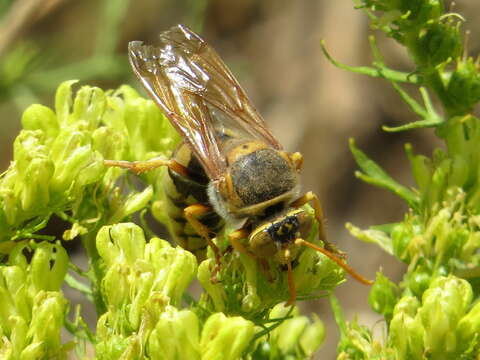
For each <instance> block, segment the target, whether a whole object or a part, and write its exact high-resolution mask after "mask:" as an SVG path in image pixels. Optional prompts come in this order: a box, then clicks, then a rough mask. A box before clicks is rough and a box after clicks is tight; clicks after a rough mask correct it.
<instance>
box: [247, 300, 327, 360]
mask: <svg viewBox="0 0 480 360" xmlns="http://www.w3.org/2000/svg"><path fill="white" fill-rule="evenodd" d="M269 319H270V324H271V325H270V326H271V327H274V329H273V330H272V331H271V332H269V333H268V335H265V336H263V337H261V338H260V339H259V340H258V341H257V348H256V350H255V351H254V352H253V353H252V357H251V358H252V359H265V360H267V359H272V360H273V359H291V360H295V359H298V360H300V359H309V358H311V357H312V356H313V354H314V353H315V352H316V351H317V350H318V349H319V348H320V346H321V344H322V343H323V340H324V339H325V327H324V325H323V322H322V321H321V320H320V319H319V318H318V317H317V316H314V317H313V320H310V319H309V318H307V317H306V316H302V315H300V313H299V311H298V308H297V307H295V308H294V309H293V310H291V309H288V308H286V307H284V306H283V305H277V306H275V307H274V308H273V309H272V311H271V312H270V314H269ZM284 319H286V320H284ZM275 321H277V322H278V324H280V325H278V324H277V325H278V326H275Z"/></svg>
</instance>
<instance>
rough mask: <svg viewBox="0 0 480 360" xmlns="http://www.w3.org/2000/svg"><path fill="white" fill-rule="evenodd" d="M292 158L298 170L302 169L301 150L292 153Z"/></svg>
mask: <svg viewBox="0 0 480 360" xmlns="http://www.w3.org/2000/svg"><path fill="white" fill-rule="evenodd" d="M290 160H291V161H292V162H293V163H294V164H295V168H296V169H297V171H300V170H301V169H302V165H303V155H302V154H301V153H299V152H294V153H293V154H290Z"/></svg>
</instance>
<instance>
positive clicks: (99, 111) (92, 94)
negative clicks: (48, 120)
mask: <svg viewBox="0 0 480 360" xmlns="http://www.w3.org/2000/svg"><path fill="white" fill-rule="evenodd" d="M105 107H106V97H105V93H104V92H103V90H102V89H99V88H97V87H91V86H82V87H81V88H80V90H78V91H77V93H76V94H75V100H74V101H73V111H72V114H71V116H70V117H69V121H68V123H70V124H72V123H75V122H78V121H86V122H87V123H88V129H89V130H94V129H96V128H98V126H99V124H100V121H101V120H102V116H103V114H104V112H105ZM63 126H65V124H64V125H63Z"/></svg>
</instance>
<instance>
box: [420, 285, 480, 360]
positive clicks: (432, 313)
mask: <svg viewBox="0 0 480 360" xmlns="http://www.w3.org/2000/svg"><path fill="white" fill-rule="evenodd" d="M472 297H473V293H472V288H471V286H470V284H469V283H468V282H467V281H465V280H463V279H460V278H456V277H454V276H449V277H438V278H436V279H435V280H434V281H433V282H432V283H431V285H430V288H429V289H427V290H426V291H425V293H424V294H423V297H422V302H423V305H422V308H421V309H420V310H419V315H420V317H421V321H422V325H423V327H424V328H425V338H424V342H425V347H426V348H428V349H429V350H430V351H431V353H432V356H434V357H435V354H442V356H444V355H445V354H453V352H454V351H455V348H456V347H457V343H456V337H455V329H456V327H457V323H458V321H459V320H460V318H461V317H463V315H464V314H465V312H466V309H467V308H468V306H469V305H470V303H471V300H472Z"/></svg>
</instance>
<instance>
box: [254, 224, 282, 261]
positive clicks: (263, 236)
mask: <svg viewBox="0 0 480 360" xmlns="http://www.w3.org/2000/svg"><path fill="white" fill-rule="evenodd" d="M249 243H250V248H251V249H252V251H253V252H254V253H255V254H256V255H257V256H258V257H260V258H267V257H271V256H274V255H275V253H276V252H277V247H276V245H275V241H274V240H273V239H272V237H271V236H270V234H269V232H268V231H267V230H266V229H262V230H260V231H256V232H254V233H252V234H251V235H250V239H249Z"/></svg>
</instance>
